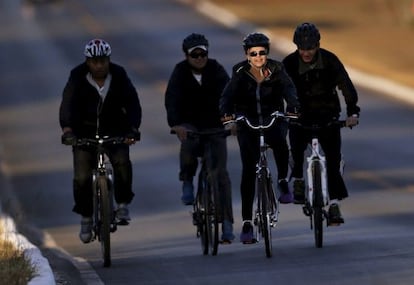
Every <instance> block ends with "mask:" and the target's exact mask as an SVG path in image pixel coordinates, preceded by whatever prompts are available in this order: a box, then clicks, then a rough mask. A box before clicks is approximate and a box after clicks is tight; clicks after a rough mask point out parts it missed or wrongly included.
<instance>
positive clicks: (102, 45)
mask: <svg viewBox="0 0 414 285" xmlns="http://www.w3.org/2000/svg"><path fill="white" fill-rule="evenodd" d="M83 54H84V55H85V56H86V57H99V56H110V55H111V46H110V45H109V44H108V43H107V42H105V41H104V40H101V39H93V40H91V41H89V42H88V43H87V44H86V46H85V50H84V52H83Z"/></svg>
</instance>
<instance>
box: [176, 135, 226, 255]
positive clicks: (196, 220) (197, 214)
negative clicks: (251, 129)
mask: <svg viewBox="0 0 414 285" xmlns="http://www.w3.org/2000/svg"><path fill="white" fill-rule="evenodd" d="M171 133H172V134H174V133H175V132H174V131H171ZM229 135H230V131H227V130H222V129H219V130H207V131H187V136H188V139H199V140H200V142H201V145H202V151H201V153H200V155H199V156H198V158H199V160H200V164H201V168H200V170H199V173H198V184H197V193H196V196H195V202H194V204H193V212H192V219H193V225H194V226H196V228H197V232H196V235H197V238H200V240H201V249H202V253H203V254H204V255H207V254H209V253H210V254H211V255H217V252H218V245H219V243H220V240H219V225H220V223H222V222H223V217H222V216H223V214H222V210H221V203H220V196H219V191H218V187H219V186H218V178H217V172H216V171H215V170H214V168H213V166H214V164H215V162H214V161H213V160H212V158H213V156H212V154H211V151H212V143H213V141H212V138H214V137H227V136H229Z"/></svg>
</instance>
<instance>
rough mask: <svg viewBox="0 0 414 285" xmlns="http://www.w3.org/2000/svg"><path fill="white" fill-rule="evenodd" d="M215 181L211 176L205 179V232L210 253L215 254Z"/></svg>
mask: <svg viewBox="0 0 414 285" xmlns="http://www.w3.org/2000/svg"><path fill="white" fill-rule="evenodd" d="M217 187H218V185H217V182H216V180H214V179H213V178H211V177H209V178H208V180H207V191H206V192H207V195H208V197H207V199H208V200H207V203H208V208H207V209H208V211H207V229H208V230H207V233H208V241H209V248H210V254H211V255H217V252H218V245H219V216H218V211H217V208H216V207H217V205H219V203H218V200H217V199H218V195H217Z"/></svg>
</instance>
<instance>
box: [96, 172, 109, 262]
mask: <svg viewBox="0 0 414 285" xmlns="http://www.w3.org/2000/svg"><path fill="white" fill-rule="evenodd" d="M106 179H107V178H106V177H105V176H103V175H101V176H99V177H98V188H99V192H100V196H99V198H100V199H99V205H100V207H99V218H100V227H99V229H100V230H99V233H98V237H99V240H100V242H101V250H102V257H103V260H104V266H105V267H109V266H110V265H111V237H110V233H111V211H112V210H111V202H110V197H109V189H108V181H107V180H106Z"/></svg>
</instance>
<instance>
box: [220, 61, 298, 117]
mask: <svg viewBox="0 0 414 285" xmlns="http://www.w3.org/2000/svg"><path fill="white" fill-rule="evenodd" d="M266 68H267V69H269V70H270V74H269V76H267V78H265V80H264V81H262V82H261V83H260V84H258V83H257V81H256V80H255V78H254V77H253V75H252V74H251V73H250V72H249V69H250V64H249V63H248V62H247V60H245V61H242V62H240V63H238V64H236V65H235V66H234V67H233V75H232V78H231V80H230V82H229V84H228V85H227V86H226V88H225V89H224V91H223V94H222V97H221V100H220V112H221V115H222V116H224V115H232V114H238V115H244V116H246V117H248V118H249V119H250V120H257V119H258V117H259V116H258V109H257V95H256V94H257V93H256V91H259V94H260V106H261V112H262V115H263V118H266V117H268V116H269V115H270V114H271V113H273V112H274V111H280V112H284V111H285V102H284V101H286V103H287V106H286V111H289V112H296V111H298V109H299V103H298V100H297V97H296V89H295V86H294V84H293V82H292V80H291V79H290V78H289V76H288V75H287V73H286V71H285V69H284V67H283V65H282V63H280V62H278V61H276V60H272V59H268V60H267V63H266Z"/></svg>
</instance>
